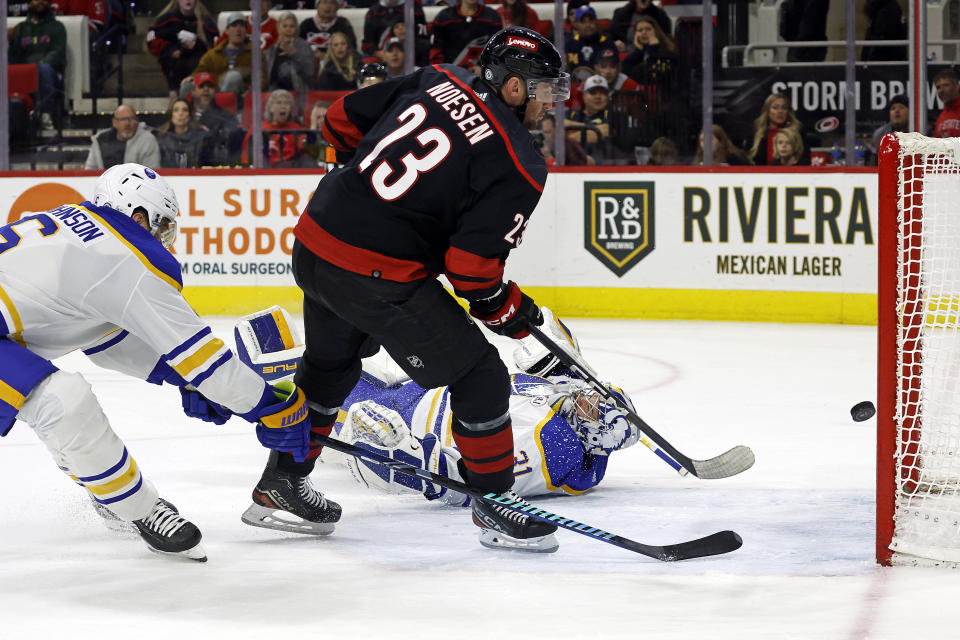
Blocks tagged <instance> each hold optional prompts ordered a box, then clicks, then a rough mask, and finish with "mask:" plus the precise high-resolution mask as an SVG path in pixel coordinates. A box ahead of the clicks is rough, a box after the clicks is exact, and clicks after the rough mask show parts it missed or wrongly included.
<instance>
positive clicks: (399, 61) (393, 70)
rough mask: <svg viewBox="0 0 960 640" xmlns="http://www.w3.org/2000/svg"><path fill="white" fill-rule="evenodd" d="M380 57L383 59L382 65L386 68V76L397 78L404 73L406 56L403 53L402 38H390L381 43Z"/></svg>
mask: <svg viewBox="0 0 960 640" xmlns="http://www.w3.org/2000/svg"><path fill="white" fill-rule="evenodd" d="M380 59H381V60H383V67H384V69H386V70H387V76H388V77H390V78H399V77H400V76H402V75H403V74H404V65H406V62H407V61H406V56H405V55H404V53H403V40H401V39H400V38H390V39H389V40H387V44H385V45H383V51H382V52H380Z"/></svg>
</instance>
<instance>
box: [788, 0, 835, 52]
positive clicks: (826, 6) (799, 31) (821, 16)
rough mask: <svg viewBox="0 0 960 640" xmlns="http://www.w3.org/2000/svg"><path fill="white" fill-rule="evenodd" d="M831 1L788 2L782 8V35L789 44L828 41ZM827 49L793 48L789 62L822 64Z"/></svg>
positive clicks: (792, 0) (796, 0)
mask: <svg viewBox="0 0 960 640" xmlns="http://www.w3.org/2000/svg"><path fill="white" fill-rule="evenodd" d="M829 10H830V0H786V2H784V3H783V4H782V5H781V7H780V35H781V36H782V37H783V39H784V40H786V41H787V42H799V41H806V40H826V39H827V13H828V12H829ZM826 57H827V48H826V47H792V48H790V49H789V50H788V51H787V61H788V62H822V61H823V60H824V58H826Z"/></svg>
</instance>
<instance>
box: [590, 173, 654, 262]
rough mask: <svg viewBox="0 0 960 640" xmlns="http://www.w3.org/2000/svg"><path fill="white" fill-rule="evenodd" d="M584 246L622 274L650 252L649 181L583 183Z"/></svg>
mask: <svg viewBox="0 0 960 640" xmlns="http://www.w3.org/2000/svg"><path fill="white" fill-rule="evenodd" d="M583 207H584V209H583V210H584V213H585V214H584V240H583V242H584V246H585V247H586V249H587V251H589V252H590V253H592V254H593V255H594V256H596V257H597V258H599V259H600V262H602V263H603V264H605V265H606V266H607V268H608V269H610V270H611V271H613V272H614V273H615V274H617V275H618V276H622V275H623V274H625V273H626V272H627V271H629V270H630V269H632V268H633V267H634V265H636V264H637V263H638V262H640V260H642V259H643V258H644V256H646V255H647V254H649V253H650V252H651V251H653V246H654V236H653V219H654V213H653V183H652V182H585V183H584V184H583Z"/></svg>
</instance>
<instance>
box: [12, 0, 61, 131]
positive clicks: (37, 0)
mask: <svg viewBox="0 0 960 640" xmlns="http://www.w3.org/2000/svg"><path fill="white" fill-rule="evenodd" d="M7 39H8V41H9V49H8V56H9V57H8V61H9V63H10V64H36V65H37V104H36V108H35V111H36V112H37V113H39V114H40V126H41V127H43V128H44V129H47V130H50V129H53V128H54V127H55V122H56V120H58V118H57V116H58V114H59V113H60V109H61V107H62V106H63V71H64V69H65V68H66V65H67V30H66V29H65V28H64V26H63V24H62V23H61V22H60V21H59V20H57V19H56V18H55V17H54V13H53V11H52V10H51V9H50V2H49V0H30V4H29V5H28V7H27V18H26V20H24V21H23V22H21V23H20V24H18V25H17V26H15V27H13V29H9V30H8V31H7ZM3 73H6V69H4V70H3ZM4 100H6V98H4ZM3 126H7V125H6V124H4V125H3Z"/></svg>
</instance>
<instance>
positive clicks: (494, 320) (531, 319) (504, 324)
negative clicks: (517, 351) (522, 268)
mask: <svg viewBox="0 0 960 640" xmlns="http://www.w3.org/2000/svg"><path fill="white" fill-rule="evenodd" d="M470 315H472V316H473V317H474V318H476V319H477V320H479V321H480V322H482V323H483V324H485V325H486V326H487V328H488V329H490V330H491V331H493V332H494V333H497V334H499V335H501V336H508V337H510V338H515V339H518V340H519V339H520V338H525V337H527V336H528V335H530V332H529V331H527V327H528V326H529V325H531V324H532V325H534V326H537V327H539V326H540V325H541V324H543V314H542V313H541V312H540V307H538V306H537V303H535V302H534V301H533V298H531V297H530V296H528V295H527V294H525V293H524V292H523V291H520V287H518V286H517V283H516V282H508V283H506V284H505V285H504V286H502V287H501V288H500V293H498V294H497V295H495V296H494V297H492V298H490V299H489V300H482V301H480V302H477V303H475V304H471V305H470Z"/></svg>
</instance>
